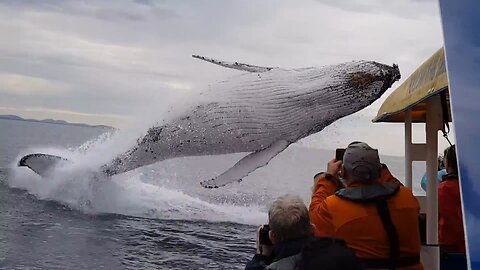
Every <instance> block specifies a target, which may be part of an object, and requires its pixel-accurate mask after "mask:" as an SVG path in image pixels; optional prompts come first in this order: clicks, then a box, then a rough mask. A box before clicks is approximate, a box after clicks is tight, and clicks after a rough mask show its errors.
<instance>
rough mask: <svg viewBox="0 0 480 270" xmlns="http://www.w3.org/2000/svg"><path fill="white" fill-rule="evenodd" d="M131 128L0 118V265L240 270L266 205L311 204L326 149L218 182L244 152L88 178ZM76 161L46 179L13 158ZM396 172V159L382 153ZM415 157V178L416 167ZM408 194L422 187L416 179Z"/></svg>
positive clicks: (128, 140) (289, 153)
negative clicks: (286, 197) (209, 185)
mask: <svg viewBox="0 0 480 270" xmlns="http://www.w3.org/2000/svg"><path fill="white" fill-rule="evenodd" d="M136 135H137V134H135V133H130V134H127V133H123V132H113V131H112V130H109V129H102V128H91V127H76V126H67V125H55V124H45V123H33V122H24V121H14V120H0V269H186V268H189V269H238V268H243V267H244V265H245V263H246V262H247V261H248V260H249V259H250V258H251V257H252V255H253V253H254V246H255V243H254V234H255V230H256V228H257V226H258V225H259V224H263V223H265V222H266V221H267V214H266V212H267V209H268V206H269V204H270V203H271V202H272V201H273V200H274V199H275V198H276V197H278V196H280V195H283V194H286V193H293V194H298V195H300V196H301V197H302V198H304V200H305V202H306V203H307V204H308V203H309V200H310V198H309V197H310V192H311V185H312V176H313V175H314V174H315V173H317V172H319V171H323V170H324V167H325V164H326V162H327V161H328V160H329V159H331V157H332V156H333V151H327V150H319V149H308V148H303V147H299V146H296V145H292V146H290V147H289V148H288V149H287V150H285V151H284V152H282V153H281V154H280V155H279V156H277V157H276V158H275V159H274V160H272V161H271V162H270V163H269V164H268V166H266V167H263V168H261V169H259V170H257V171H255V172H253V173H252V174H251V175H249V176H248V177H246V178H245V179H244V180H243V181H242V182H241V183H235V184H232V185H229V186H227V187H224V188H220V189H204V188H202V187H201V186H200V185H199V182H200V181H202V180H205V179H209V178H212V177H214V176H215V175H218V174H220V173H222V172H223V171H224V170H226V169H227V168H229V167H230V166H232V165H233V164H235V162H236V161H238V160H239V159H240V158H241V157H243V156H244V155H245V154H232V155H221V156H210V157H188V158H178V159H172V160H167V161H163V162H159V163H157V164H153V165H150V166H146V167H143V168H140V169H138V170H135V171H132V172H128V173H126V174H122V175H118V176H115V177H113V178H112V179H109V180H107V181H94V179H93V177H92V172H93V171H94V170H95V168H98V167H99V166H101V165H102V164H104V163H106V162H108V160H110V159H111V158H112V157H113V156H115V155H116V154H118V153H121V152H123V151H125V150H127V149H128V147H129V146H130V145H131V144H132V143H134V138H136ZM37 152H42V153H49V154H56V155H60V156H63V157H66V158H69V159H71V160H74V161H75V162H74V163H73V164H72V165H68V166H66V167H64V168H59V169H58V170H56V171H55V173H54V174H53V175H52V176H51V177H48V178H46V179H42V178H40V177H39V176H37V175H35V174H34V173H32V172H31V171H29V170H28V169H27V168H19V167H17V166H16V163H17V162H18V160H19V159H20V157H21V156H23V155H25V154H28V153H37ZM382 161H383V162H385V163H387V164H388V165H389V167H390V169H391V171H392V172H393V173H394V175H396V176H397V177H398V178H399V179H403V159H402V158H401V157H388V156H382ZM423 170H424V168H423V167H422V165H421V164H414V178H415V179H418V178H419V177H421V175H422V174H423ZM414 191H415V193H421V190H420V189H419V187H418V185H416V186H415V189H414Z"/></svg>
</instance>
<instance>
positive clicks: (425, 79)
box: [372, 48, 450, 123]
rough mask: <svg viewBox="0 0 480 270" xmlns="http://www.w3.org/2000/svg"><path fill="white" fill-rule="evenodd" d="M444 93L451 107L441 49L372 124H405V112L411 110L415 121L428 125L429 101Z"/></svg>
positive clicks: (402, 87)
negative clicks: (427, 109)
mask: <svg viewBox="0 0 480 270" xmlns="http://www.w3.org/2000/svg"><path fill="white" fill-rule="evenodd" d="M443 91H445V93H446V95H447V106H448V107H450V104H449V103H450V102H448V101H449V98H448V78H447V71H446V67H445V52H444V50H443V48H440V49H439V50H438V51H437V52H436V53H435V54H433V55H432V56H431V57H430V58H429V59H428V60H427V61H425V62H424V63H423V64H422V65H421V66H420V67H419V68H417V70H415V71H414V72H413V73H412V75H410V77H408V78H407V79H406V80H405V81H404V82H403V83H402V85H400V86H399V87H398V88H397V89H395V91H393V93H392V94H390V96H388V97H387V99H386V100H385V101H384V102H383V104H382V106H381V107H380V109H379V110H378V113H377V116H376V117H375V118H374V119H373V120H372V121H373V122H405V112H406V111H408V110H412V122H417V123H418V122H425V120H426V101H427V100H428V99H429V98H430V97H432V96H434V95H437V94H439V93H441V92H443ZM447 111H450V108H448V110H447Z"/></svg>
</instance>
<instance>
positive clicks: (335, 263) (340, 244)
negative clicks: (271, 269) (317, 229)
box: [296, 237, 364, 270]
mask: <svg viewBox="0 0 480 270" xmlns="http://www.w3.org/2000/svg"><path fill="white" fill-rule="evenodd" d="M296 269H298V270H313V269H315V270H316V269H322V270H361V269H364V268H363V266H362V264H361V263H360V260H359V259H358V258H357V257H356V256H355V253H354V252H353V251H352V250H351V249H350V248H348V247H347V244H346V243H345V241H343V240H341V239H335V238H330V237H318V238H314V239H313V240H311V241H310V242H308V243H307V244H306V245H305V246H304V247H303V249H302V252H301V257H300V261H299V264H298V267H297V268H296Z"/></svg>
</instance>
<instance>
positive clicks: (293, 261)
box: [245, 237, 312, 270]
mask: <svg viewBox="0 0 480 270" xmlns="http://www.w3.org/2000/svg"><path fill="white" fill-rule="evenodd" d="M311 239H312V237H306V238H301V239H296V240H292V241H287V242H283V243H278V244H276V245H275V248H274V250H273V254H272V256H271V257H266V256H263V255H260V254H255V256H253V258H252V260H250V261H249V262H248V263H247V265H246V266H245V270H263V269H279V270H283V269H285V270H286V269H295V268H296V266H297V263H298V261H299V259H300V252H301V251H302V248H303V246H304V245H305V244H307V243H308V242H309V241H310V240H311Z"/></svg>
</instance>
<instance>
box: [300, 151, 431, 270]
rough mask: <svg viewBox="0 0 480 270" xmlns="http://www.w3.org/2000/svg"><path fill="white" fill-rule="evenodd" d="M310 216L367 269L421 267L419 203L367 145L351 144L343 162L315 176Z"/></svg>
mask: <svg viewBox="0 0 480 270" xmlns="http://www.w3.org/2000/svg"><path fill="white" fill-rule="evenodd" d="M340 177H342V179H343V183H342V182H341V181H340V180H339V178H340ZM343 186H345V187H343ZM309 214H310V218H311V221H312V223H313V224H314V225H315V226H316V227H317V229H318V230H319V231H320V232H321V233H322V234H323V235H325V236H330V237H335V238H340V239H343V240H345V241H346V242H347V245H348V246H349V247H350V248H352V249H353V250H354V252H355V253H356V255H357V256H358V257H359V258H360V259H361V260H362V261H363V263H364V265H365V267H366V268H367V269H423V266H422V264H421V263H420V248H421V244H420V233H419V224H418V217H419V214H420V206H419V204H418V201H417V200H416V198H415V197H414V196H413V194H412V192H411V191H410V190H409V189H407V188H405V187H403V185H401V184H400V182H399V181H398V180H397V179H395V178H394V177H393V176H392V175H391V174H390V172H389V171H388V168H387V167H386V166H382V164H381V163H380V158H379V156H378V151H377V150H376V149H373V148H371V147H370V146H369V145H367V144H366V143H362V142H354V143H351V144H350V145H349V146H348V148H347V149H346V150H345V154H344V156H343V160H331V161H330V162H329V163H328V166H327V171H326V172H325V173H321V174H319V175H318V176H317V177H316V179H315V186H314V190H313V195H312V201H311V204H310V209H309Z"/></svg>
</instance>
